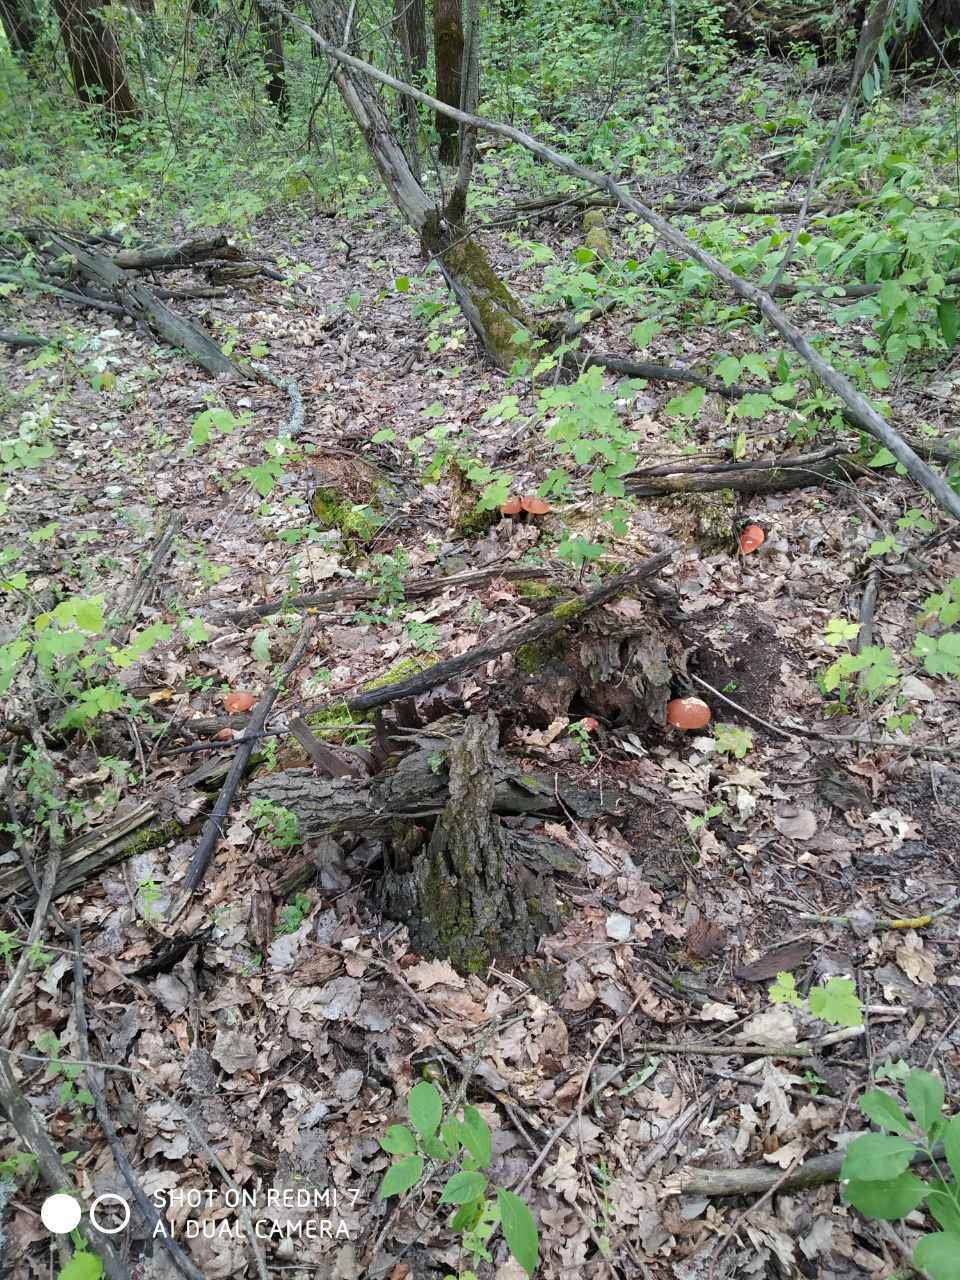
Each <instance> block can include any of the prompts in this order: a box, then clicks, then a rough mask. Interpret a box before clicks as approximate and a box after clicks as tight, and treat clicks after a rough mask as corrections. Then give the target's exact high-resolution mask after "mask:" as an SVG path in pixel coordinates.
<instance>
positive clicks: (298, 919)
mask: <svg viewBox="0 0 960 1280" xmlns="http://www.w3.org/2000/svg"><path fill="white" fill-rule="evenodd" d="M312 906H313V903H312V902H311V901H310V899H309V898H308V897H307V895H306V894H305V893H298V894H296V895H295V896H294V899H293V901H292V902H288V903H287V905H286V906H285V907H283V908H282V909H281V911H280V923H279V925H278V926H277V933H278V934H284V933H296V932H297V930H298V929H299V928H300V926H301V925H302V924H303V922H304V920H305V919H306V917H307V916H308V915H309V914H310V909H311V907H312Z"/></svg>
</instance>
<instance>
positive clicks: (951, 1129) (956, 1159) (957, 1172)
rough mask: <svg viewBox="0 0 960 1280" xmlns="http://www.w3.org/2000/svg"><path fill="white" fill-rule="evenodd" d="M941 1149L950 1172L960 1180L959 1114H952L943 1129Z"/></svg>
mask: <svg viewBox="0 0 960 1280" xmlns="http://www.w3.org/2000/svg"><path fill="white" fill-rule="evenodd" d="M943 1149H944V1153H945V1154H946V1157H947V1164H948V1165H949V1166H950V1172H951V1173H952V1174H953V1176H954V1177H955V1178H956V1179H957V1181H958V1182H960V1116H954V1117H953V1119H952V1120H951V1121H950V1123H949V1124H948V1125H947V1127H946V1129H944V1131H943Z"/></svg>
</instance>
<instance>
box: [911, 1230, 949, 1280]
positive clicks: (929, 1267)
mask: <svg viewBox="0 0 960 1280" xmlns="http://www.w3.org/2000/svg"><path fill="white" fill-rule="evenodd" d="M913 1260H914V1262H915V1263H916V1264H917V1266H918V1267H923V1269H924V1271H926V1272H927V1274H928V1275H929V1276H930V1277H931V1280H960V1234H958V1233H957V1232H955V1231H934V1232H932V1233H931V1234H930V1235H928V1236H924V1237H923V1239H922V1240H921V1241H920V1243H919V1244H918V1245H917V1247H916V1249H914V1251H913Z"/></svg>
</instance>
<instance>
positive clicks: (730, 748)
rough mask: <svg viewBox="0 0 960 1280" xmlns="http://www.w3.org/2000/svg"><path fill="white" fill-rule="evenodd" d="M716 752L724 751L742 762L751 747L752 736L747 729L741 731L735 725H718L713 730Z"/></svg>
mask: <svg viewBox="0 0 960 1280" xmlns="http://www.w3.org/2000/svg"><path fill="white" fill-rule="evenodd" d="M714 736H715V738H716V740H717V750H718V751H726V752H727V753H728V754H729V755H732V756H736V758H737V759H738V760H742V759H743V757H744V756H745V755H746V754H747V752H748V751H749V750H750V748H751V747H752V746H753V734H752V733H751V732H750V730H749V729H741V728H740V727H739V726H738V725H735V724H718V725H717V727H716V729H715V730H714Z"/></svg>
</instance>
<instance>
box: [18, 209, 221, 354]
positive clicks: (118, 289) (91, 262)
mask: <svg viewBox="0 0 960 1280" xmlns="http://www.w3.org/2000/svg"><path fill="white" fill-rule="evenodd" d="M23 234H24V236H25V237H26V239H28V240H30V242H31V243H32V244H34V245H35V246H36V247H38V248H39V249H41V251H42V250H43V249H45V248H47V247H48V246H49V247H52V248H53V249H55V250H56V251H57V252H58V253H60V254H66V255H67V256H68V257H71V258H73V259H74V260H75V262H76V264H77V266H78V267H79V269H80V271H81V272H82V273H83V275H84V276H86V278H87V279H88V280H90V281H92V282H95V283H98V284H101V285H104V286H105V287H106V288H107V289H108V290H109V291H110V294H111V296H112V297H113V298H115V299H116V301H115V302H113V303H107V302H104V301H102V300H100V299H90V300H89V301H88V302H87V304H86V305H88V306H92V307H100V308H101V309H103V310H111V309H113V308H119V310H120V314H124V313H125V314H127V315H130V316H132V317H133V319H134V320H136V321H137V322H138V323H139V324H140V325H142V326H143V327H144V328H146V329H149V330H151V331H152V332H154V333H155V334H156V335H157V336H158V337H159V338H161V339H162V340H163V341H164V342H166V343H168V344H169V345H170V346H172V347H176V348H177V349H178V350H182V351H186V352H187V353H188V354H189V355H190V356H192V357H193V359H194V360H196V362H197V363H198V364H199V365H200V366H201V367H202V368H203V369H206V371H207V372H208V373H211V374H213V375H217V374H221V373H230V374H236V373H238V372H239V371H238V369H237V366H236V365H235V364H234V363H233V361H232V360H228V359H227V357H226V356H225V355H224V354H223V352H222V351H221V350H220V348H219V346H218V345H217V343H215V342H214V341H213V339H212V338H210V337H208V336H207V334H205V333H204V332H203V330H202V329H200V328H198V327H197V325H195V324H194V323H193V321H192V320H185V319H183V318H182V317H181V316H178V315H176V313H175V312H173V311H171V310H170V308H169V307H167V306H165V305H164V304H163V303H162V302H161V301H160V300H159V298H157V297H156V296H155V295H154V294H153V293H152V292H151V290H150V289H148V288H147V286H146V285H145V284H142V283H140V282H139V281H138V280H136V279H133V278H131V276H129V275H128V274H127V272H125V271H122V270H121V269H120V268H119V267H118V266H116V265H115V264H114V262H113V260H112V259H110V258H108V257H106V256H105V255H104V254H102V253H98V252H97V251H96V250H95V249H91V248H85V247H84V246H82V245H81V244H79V243H78V242H77V241H75V240H73V239H71V238H70V237H68V236H66V235H65V234H63V233H59V232H53V231H37V230H34V229H30V228H28V229H27V230H25V231H24V232H23ZM43 287H44V288H47V289H49V288H52V286H43ZM62 292H66V291H62ZM73 300H74V301H84V295H83V294H77V295H76V296H75V297H74V298H73Z"/></svg>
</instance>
